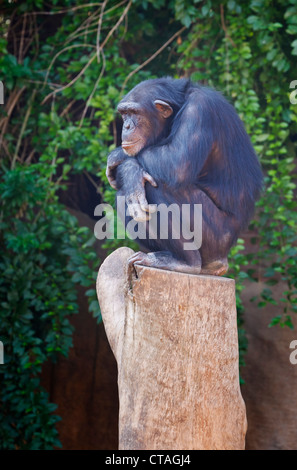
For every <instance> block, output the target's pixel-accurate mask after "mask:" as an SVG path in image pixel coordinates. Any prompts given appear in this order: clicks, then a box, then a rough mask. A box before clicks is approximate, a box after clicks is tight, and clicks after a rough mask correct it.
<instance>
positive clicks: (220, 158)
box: [106, 78, 262, 275]
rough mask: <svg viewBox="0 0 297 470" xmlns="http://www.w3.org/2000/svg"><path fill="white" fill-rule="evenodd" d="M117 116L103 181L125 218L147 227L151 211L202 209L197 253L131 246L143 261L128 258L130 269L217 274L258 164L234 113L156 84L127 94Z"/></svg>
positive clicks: (254, 186) (248, 205)
mask: <svg viewBox="0 0 297 470" xmlns="http://www.w3.org/2000/svg"><path fill="white" fill-rule="evenodd" d="M118 111H119V112H120V114H121V115H122V118H123V129H122V146H121V147H119V148H117V149H116V150H114V151H113V152H111V154H110V155H109V157H108V162H107V171H106V174H107V177H108V180H109V183H110V184H111V186H112V187H113V188H115V189H117V190H118V195H123V196H125V197H126V202H127V206H128V214H130V216H132V217H133V218H134V220H136V221H139V223H143V224H148V222H147V221H148V219H150V217H151V213H152V212H153V210H154V206H153V205H158V204H161V203H165V204H166V205H170V204H172V203H175V204H177V205H178V206H179V207H181V206H182V205H183V204H190V205H191V207H192V208H193V206H194V205H196V204H201V205H202V244H201V246H200V247H198V248H199V249H198V248H196V249H192V250H185V249H184V241H185V240H184V239H183V237H182V236H181V237H180V238H179V239H176V237H173V236H172V235H171V236H169V238H168V239H161V238H158V239H150V237H149V236H147V237H146V239H144V240H143V239H142V240H138V241H139V243H140V244H141V246H142V247H143V248H144V249H145V251H146V253H143V252H138V253H135V254H134V255H133V256H132V257H131V258H130V260H129V263H130V266H131V265H133V264H134V263H136V264H141V265H145V266H151V267H157V268H161V269H167V270H170V271H181V272H186V273H193V274H199V273H201V274H212V275H223V274H225V273H226V272H227V270H228V261H227V256H228V253H229V250H230V248H231V247H232V245H233V244H234V243H235V242H236V240H237V238H238V236H239V233H240V231H241V230H242V229H244V228H245V227H246V226H247V224H248V222H249V221H250V219H251V217H252V215H253V212H254V205H255V201H256V200H257V199H258V198H259V196H260V193H261V189H262V171H261V167H260V164H259V161H258V158H257V156H256V154H255V151H254V149H253V147H252V144H251V142H250V139H249V137H248V135H247V133H246V131H245V129H244V126H243V124H242V122H241V120H240V118H239V116H238V115H237V113H236V111H235V109H234V108H233V106H232V105H231V104H230V103H229V102H228V101H227V100H226V99H225V98H224V97H223V96H222V95H221V93H219V92H218V91H215V90H213V89H211V88H208V87H205V86H200V85H198V84H193V83H192V82H191V81H190V80H187V79H172V78H160V79H152V80H147V81H144V82H142V83H140V84H139V85H137V86H136V87H135V88H133V89H132V91H130V92H129V93H128V94H127V95H126V96H125V98H124V99H123V100H122V101H121V102H120V103H119V105H118ZM132 157H133V158H132ZM190 214H191V215H190V216H189V217H191V218H192V217H193V210H192V212H190ZM127 220H128V219H126V221H127ZM130 220H131V219H130ZM168 220H169V219H168ZM190 222H191V224H192V225H191V226H193V223H192V220H191V221H190ZM168 224H172V220H170V221H169V222H168ZM146 230H147V232H148V229H147V228H146Z"/></svg>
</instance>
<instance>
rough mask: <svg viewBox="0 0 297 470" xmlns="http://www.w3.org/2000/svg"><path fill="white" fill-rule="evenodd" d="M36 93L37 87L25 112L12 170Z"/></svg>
mask: <svg viewBox="0 0 297 470" xmlns="http://www.w3.org/2000/svg"><path fill="white" fill-rule="evenodd" d="M36 93H37V90H36V89H35V90H33V93H32V95H31V99H30V104H29V106H28V108H27V111H26V114H25V117H24V120H23V123H22V127H21V130H20V134H19V137H18V140H17V144H16V146H15V151H14V155H13V159H12V162H11V169H12V170H13V169H14V166H15V162H16V159H17V158H18V153H19V149H20V146H21V142H22V138H23V135H24V132H25V130H26V127H27V123H28V119H29V116H30V113H31V109H32V104H33V101H34V98H35V95H36Z"/></svg>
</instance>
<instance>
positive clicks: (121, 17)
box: [41, 0, 185, 105]
mask: <svg viewBox="0 0 297 470" xmlns="http://www.w3.org/2000/svg"><path fill="white" fill-rule="evenodd" d="M132 1H133V0H130V1H129V3H128V5H127V6H126V8H125V10H124V11H123V13H122V15H121V16H120V18H119V19H118V21H117V22H116V24H115V25H114V26H113V27H112V28H111V30H110V31H109V33H108V35H107V36H106V38H105V39H104V41H103V43H102V44H101V46H100V49H101V50H103V48H104V46H105V45H106V43H107V42H108V40H109V39H110V37H111V36H112V34H113V33H114V31H115V30H116V29H117V28H118V26H119V25H120V24H121V22H122V21H123V19H124V18H125V16H126V14H127V13H128V11H129V8H130V6H131V4H132ZM184 29H185V27H184V28H182V30H181V31H183V30H184ZM169 42H170V41H169ZM169 42H168V43H169ZM68 47H70V46H68ZM164 47H166V44H165V46H164ZM96 57H97V51H96V53H95V54H94V55H93V56H92V57H91V58H90V59H89V61H88V62H87V64H86V65H85V66H84V67H83V68H82V70H81V71H80V72H79V73H78V74H77V75H76V76H75V77H74V78H73V79H72V80H71V81H70V82H69V83H67V84H66V85H64V86H62V87H61V88H59V89H58V90H54V91H52V92H51V93H49V94H48V95H47V96H46V97H45V98H44V100H43V101H42V103H41V104H42V105H43V104H44V103H46V101H47V100H48V99H49V98H50V97H51V96H52V95H56V94H57V93H59V92H60V91H63V90H66V88H69V87H70V86H72V85H73V84H74V83H75V82H76V81H77V80H78V79H79V78H80V77H81V76H82V75H83V74H84V72H85V71H86V70H87V68H88V67H89V66H90V65H91V63H92V62H93V61H94V60H95V58H96Z"/></svg>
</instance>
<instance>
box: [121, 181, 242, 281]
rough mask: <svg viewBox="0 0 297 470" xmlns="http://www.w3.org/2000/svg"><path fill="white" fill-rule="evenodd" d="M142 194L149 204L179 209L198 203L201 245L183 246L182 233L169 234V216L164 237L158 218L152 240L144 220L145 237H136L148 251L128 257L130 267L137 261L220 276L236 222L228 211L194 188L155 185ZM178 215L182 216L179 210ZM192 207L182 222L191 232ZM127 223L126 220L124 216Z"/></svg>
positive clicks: (225, 262) (160, 266)
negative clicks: (161, 233) (195, 247)
mask: <svg viewBox="0 0 297 470" xmlns="http://www.w3.org/2000/svg"><path fill="white" fill-rule="evenodd" d="M146 196H147V200H148V203H149V204H157V205H158V204H161V203H163V204H165V205H166V206H170V205H171V204H176V205H177V206H178V207H179V208H181V207H182V205H183V204H189V205H190V206H191V208H193V207H194V204H200V205H201V206H202V244H201V246H199V247H198V249H193V250H192V249H191V250H186V249H185V242H189V240H188V239H187V240H185V238H184V237H183V236H182V234H181V236H180V237H179V238H177V239H176V238H175V237H174V236H173V232H174V230H173V228H172V220H173V219H172V218H169V219H168V222H167V219H166V222H167V224H168V235H169V236H168V238H165V239H162V237H160V233H159V232H160V226H161V222H162V221H161V219H159V221H158V227H159V228H158V229H157V231H158V233H157V236H156V237H155V238H153V239H151V238H150V235H151V233H149V230H148V227H149V223H148V222H146V223H145V224H146V229H145V230H144V232H145V233H146V237H145V239H141V240H136V241H138V242H139V244H140V245H141V246H142V247H143V248H144V249H145V251H146V252H148V253H142V252H138V253H136V254H135V255H133V256H132V257H131V258H130V260H129V264H130V266H131V265H133V264H141V265H145V266H150V267H156V268H159V269H166V270H169V271H179V272H185V273H191V274H199V273H201V274H211V275H217V276H221V275H223V274H225V273H226V272H227V270H228V261H227V257H228V253H229V250H230V248H231V246H232V245H233V244H234V243H235V241H236V239H237V236H238V232H239V222H238V221H237V220H236V219H235V218H234V217H232V216H230V215H229V214H227V213H225V212H224V211H222V210H221V209H219V208H218V207H217V206H216V205H215V203H214V202H213V201H212V200H211V199H210V198H209V197H208V196H207V195H206V193H205V192H203V191H201V190H200V189H198V188H187V190H185V189H178V190H175V191H174V192H173V191H171V190H170V189H168V188H164V187H162V186H161V185H159V187H158V188H153V187H152V186H150V185H147V188H146ZM180 214H181V218H182V217H183V216H184V213H183V211H181V212H180ZM193 214H194V212H193V210H192V211H191V212H190V218H191V220H189V221H186V222H187V223H186V225H187V226H189V228H190V233H194V229H196V228H195V223H194V220H193ZM126 224H127V219H126Z"/></svg>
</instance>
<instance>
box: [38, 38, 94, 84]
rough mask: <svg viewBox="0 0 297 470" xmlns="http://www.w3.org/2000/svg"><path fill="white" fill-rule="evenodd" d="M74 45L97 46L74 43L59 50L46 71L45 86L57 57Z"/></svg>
mask: <svg viewBox="0 0 297 470" xmlns="http://www.w3.org/2000/svg"><path fill="white" fill-rule="evenodd" d="M74 47H84V48H86V47H91V48H92V49H94V48H95V46H94V45H93V44H72V45H71V46H67V47H64V49H61V50H60V51H59V52H57V54H56V55H55V56H54V57H53V59H52V61H51V63H50V65H49V67H48V69H47V71H46V75H45V79H44V82H43V88H44V87H45V85H46V83H47V79H48V76H49V73H50V71H51V68H52V66H53V64H54V63H55V61H56V60H57V58H58V57H59V56H60V55H61V54H63V52H65V51H68V50H69V49H73V48H74Z"/></svg>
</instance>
